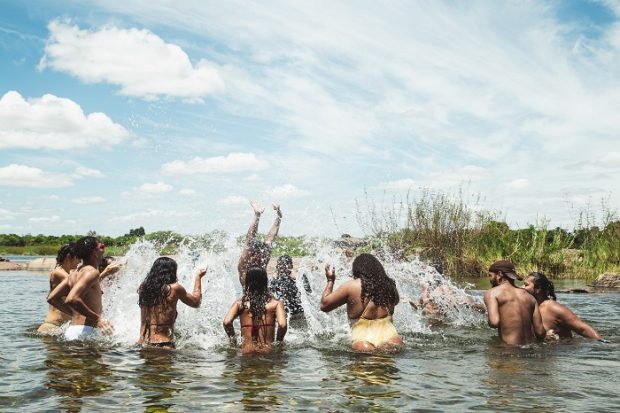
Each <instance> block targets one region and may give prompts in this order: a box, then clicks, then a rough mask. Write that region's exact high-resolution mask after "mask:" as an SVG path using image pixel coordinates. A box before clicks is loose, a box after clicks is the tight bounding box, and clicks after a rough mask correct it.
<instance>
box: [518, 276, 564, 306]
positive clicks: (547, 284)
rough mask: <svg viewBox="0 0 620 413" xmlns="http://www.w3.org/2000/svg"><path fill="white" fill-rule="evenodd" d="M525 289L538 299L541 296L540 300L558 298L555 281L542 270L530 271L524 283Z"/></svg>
mask: <svg viewBox="0 0 620 413" xmlns="http://www.w3.org/2000/svg"><path fill="white" fill-rule="evenodd" d="M523 289H525V290H526V291H527V292H528V293H530V294H532V295H533V296H534V297H536V299H539V298H540V301H545V300H549V299H551V300H555V299H556V297H555V290H554V289H553V283H552V282H551V281H549V279H548V278H547V276H546V275H545V274H543V273H542V272H531V273H529V274H528V276H527V278H526V279H525V282H524V283H523Z"/></svg>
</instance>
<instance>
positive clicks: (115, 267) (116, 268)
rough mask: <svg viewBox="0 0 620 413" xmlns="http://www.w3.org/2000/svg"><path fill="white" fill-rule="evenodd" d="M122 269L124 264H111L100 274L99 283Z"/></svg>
mask: <svg viewBox="0 0 620 413" xmlns="http://www.w3.org/2000/svg"><path fill="white" fill-rule="evenodd" d="M122 267H123V263H122V262H113V263H111V264H109V265H108V266H107V267H105V268H104V270H103V271H101V274H99V281H103V280H104V279H106V278H107V277H109V276H111V275H114V274H116V273H117V272H118V271H119V270H120V269H121V268H122Z"/></svg>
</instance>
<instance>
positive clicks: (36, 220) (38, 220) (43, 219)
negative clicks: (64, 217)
mask: <svg viewBox="0 0 620 413" xmlns="http://www.w3.org/2000/svg"><path fill="white" fill-rule="evenodd" d="M28 221H29V222H33V223H46V224H47V223H52V222H58V221H60V217H59V216H58V215H52V216H51V217H32V218H28Z"/></svg>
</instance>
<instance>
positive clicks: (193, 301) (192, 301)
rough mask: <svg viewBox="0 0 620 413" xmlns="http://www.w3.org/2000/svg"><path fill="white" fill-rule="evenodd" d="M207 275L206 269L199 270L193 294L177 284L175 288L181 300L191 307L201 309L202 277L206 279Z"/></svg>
mask: <svg viewBox="0 0 620 413" xmlns="http://www.w3.org/2000/svg"><path fill="white" fill-rule="evenodd" d="M206 273H207V269H206V268H201V269H199V270H198V273H196V277H195V278H194V290H193V291H192V292H191V293H188V292H187V291H186V290H185V288H183V286H182V285H181V284H178V283H177V285H176V286H175V287H176V293H177V296H178V297H179V300H181V301H182V302H183V303H184V304H186V305H188V306H190V307H193V308H198V307H200V302H201V301H202V277H204V275H205V274H206Z"/></svg>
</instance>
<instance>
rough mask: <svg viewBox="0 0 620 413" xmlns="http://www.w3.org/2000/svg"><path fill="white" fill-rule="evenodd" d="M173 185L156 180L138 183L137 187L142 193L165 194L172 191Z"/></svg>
mask: <svg viewBox="0 0 620 413" xmlns="http://www.w3.org/2000/svg"><path fill="white" fill-rule="evenodd" d="M172 189H173V187H172V185H168V184H167V183H164V182H157V183H154V184H152V183H145V184H142V185H140V187H139V188H138V192H141V193H144V194H165V193H167V192H170V191H172Z"/></svg>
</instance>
